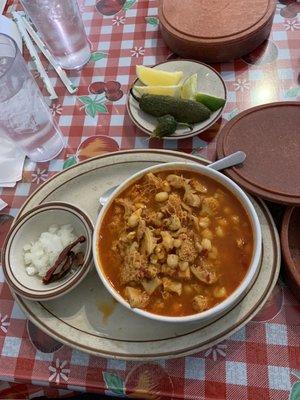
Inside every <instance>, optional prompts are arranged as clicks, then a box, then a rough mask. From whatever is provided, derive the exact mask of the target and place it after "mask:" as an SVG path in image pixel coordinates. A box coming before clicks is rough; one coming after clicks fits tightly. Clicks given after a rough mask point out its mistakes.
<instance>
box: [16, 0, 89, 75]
mask: <svg viewBox="0 0 300 400" xmlns="http://www.w3.org/2000/svg"><path fill="white" fill-rule="evenodd" d="M21 2H22V4H23V6H24V8H25V9H26V12H27V15H28V16H29V17H30V18H31V20H32V22H33V23H34V24H35V26H36V28H37V30H38V33H39V34H40V35H41V37H42V39H43V41H44V42H45V44H46V45H47V47H48V49H49V50H50V52H51V53H52V55H53V56H54V57H55V58H56V60H57V61H58V63H59V64H60V65H61V66H62V68H66V69H77V68H81V67H82V66H83V65H84V64H86V63H87V62H88V60H89V58H90V55H91V52H90V45H89V43H88V40H87V37H86V33H85V30H84V26H83V21H82V18H81V14H80V11H79V8H78V4H77V2H76V0H21Z"/></svg>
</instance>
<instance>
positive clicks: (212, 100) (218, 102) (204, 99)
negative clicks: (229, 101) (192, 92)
mask: <svg viewBox="0 0 300 400" xmlns="http://www.w3.org/2000/svg"><path fill="white" fill-rule="evenodd" d="M195 99H196V101H198V102H199V103H202V104H204V105H205V106H206V107H207V108H209V109H210V110H211V111H217V110H219V108H221V107H223V106H224V104H225V103H226V100H225V99H221V98H220V97H215V96H211V95H210V94H206V93H197V94H196V96H195Z"/></svg>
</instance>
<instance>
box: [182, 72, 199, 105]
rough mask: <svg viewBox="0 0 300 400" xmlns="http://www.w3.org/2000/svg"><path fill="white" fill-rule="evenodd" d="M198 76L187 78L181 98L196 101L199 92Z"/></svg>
mask: <svg viewBox="0 0 300 400" xmlns="http://www.w3.org/2000/svg"><path fill="white" fill-rule="evenodd" d="M197 85H198V76H197V74H193V75H191V76H189V77H188V78H186V80H185V81H184V82H183V85H182V87H181V98H182V99H187V100H194V98H195V94H196V92H197Z"/></svg>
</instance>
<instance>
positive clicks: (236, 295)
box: [93, 162, 262, 323]
mask: <svg viewBox="0 0 300 400" xmlns="http://www.w3.org/2000/svg"><path fill="white" fill-rule="evenodd" d="M162 171H168V172H170V173H172V171H176V172H180V171H182V172H183V171H188V172H194V173H196V174H197V175H199V177H200V178H201V177H202V176H206V177H208V178H210V179H212V180H213V181H215V182H217V183H219V184H220V185H221V186H223V187H225V188H226V189H227V190H229V192H231V194H232V195H233V196H234V197H235V198H236V199H237V200H238V201H239V203H240V204H241V205H242V206H243V208H244V210H245V211H246V213H247V215H248V217H249V221H250V224H251V228H252V234H253V251H252V258H251V262H250V265H249V268H248V270H247V272H246V275H245V277H244V279H243V280H242V282H241V283H240V284H239V286H237V288H236V289H235V290H234V291H233V293H231V294H230V295H229V296H228V297H227V298H226V299H224V300H223V301H221V302H220V303H218V304H217V305H215V306H213V307H212V308H210V309H208V310H206V311H203V312H199V313H196V314H191V315H186V316H179V317H177V316H176V317H173V316H164V315H158V314H154V313H151V312H149V311H145V310H142V309H139V308H132V307H131V306H130V305H129V303H128V302H127V301H126V300H125V298H123V297H122V296H121V294H119V292H118V291H117V290H116V289H115V287H114V286H113V284H112V283H111V281H110V280H109V278H108V277H107V276H106V274H105V271H104V268H103V265H102V261H101V257H100V254H99V253H100V247H101V245H99V240H101V237H102V236H101V235H102V234H101V228H102V226H103V223H104V220H105V216H106V214H107V212H108V211H109V210H110V207H111V205H112V204H113V202H114V200H115V199H116V198H117V197H118V196H119V195H120V194H122V193H123V192H124V190H126V189H127V188H128V187H130V186H131V185H133V184H134V183H135V182H137V181H138V180H140V179H141V178H142V177H143V176H145V175H146V174H148V173H149V172H152V173H157V172H162ZM261 252H262V234H261V226H260V222H259V219H258V216H257V214H256V211H255V209H254V206H253V205H252V203H251V201H250V200H249V198H248V196H247V195H246V194H245V192H244V191H243V190H242V189H241V188H240V187H239V186H238V185H237V184H236V183H235V182H233V181H232V180H231V179H229V178H227V177H226V176H225V175H223V174H222V173H220V172H218V171H215V170H213V169H212V168H209V167H205V166H203V165H200V164H196V163H185V162H173V163H166V164H159V165H155V166H152V167H149V168H146V169H144V170H141V171H139V172H137V173H136V174H134V175H132V176H131V177H129V178H128V179H126V180H125V181H124V182H123V183H122V184H121V185H120V186H118V188H117V189H116V190H115V191H114V192H113V194H112V195H111V197H110V198H109V199H108V200H107V202H106V203H105V204H104V206H103V207H102V209H101V211H100V213H99V215H98V218H97V221H96V224H95V229H94V236H93V257H94V263H95V266H96V271H97V273H98V275H99V277H100V279H101V280H102V282H103V284H104V286H105V287H106V289H107V290H108V291H109V293H110V294H111V295H112V296H113V297H114V298H115V299H116V300H117V301H118V302H119V303H120V304H122V305H123V306H124V307H126V308H127V309H129V310H131V311H133V312H134V313H136V314H138V315H141V316H144V317H146V318H150V319H153V320H157V321H162V322H171V323H191V322H197V323H205V322H207V321H212V320H215V319H217V318H218V317H220V316H221V315H224V314H225V313H226V312H228V311H229V310H230V309H232V308H233V307H234V306H235V305H236V304H237V303H238V302H239V301H240V300H241V299H242V298H243V297H244V296H245V295H246V294H247V292H248V290H249V289H250V287H251V286H252V284H253V282H254V280H255V278H256V276H257V274H258V271H259V266H260V260H261Z"/></svg>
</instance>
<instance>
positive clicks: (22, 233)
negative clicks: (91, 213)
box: [2, 202, 93, 301]
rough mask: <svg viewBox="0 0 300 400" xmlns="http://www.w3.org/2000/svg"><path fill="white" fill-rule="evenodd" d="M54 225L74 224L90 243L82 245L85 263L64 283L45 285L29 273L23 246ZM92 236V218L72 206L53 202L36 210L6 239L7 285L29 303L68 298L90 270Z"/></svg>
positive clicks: (5, 273)
mask: <svg viewBox="0 0 300 400" xmlns="http://www.w3.org/2000/svg"><path fill="white" fill-rule="evenodd" d="M52 224H58V225H66V224H71V225H72V226H73V227H74V232H75V234H76V236H81V235H84V236H85V238H86V241H85V242H84V243H82V244H80V250H81V251H82V252H84V263H83V265H82V266H81V267H79V268H76V270H72V269H71V271H70V272H69V273H68V274H67V275H66V276H65V277H63V278H62V279H61V280H58V281H56V282H52V283H49V284H48V285H44V284H43V283H42V279H41V278H40V277H38V276H36V275H35V276H29V275H28V274H27V272H26V269H25V264H24V259H23V247H24V245H25V244H27V243H30V242H31V241H36V240H37V239H38V238H39V236H40V234H41V233H42V232H46V231H48V228H49V226H50V225H52ZM92 235H93V224H92V222H91V221H90V219H89V217H88V216H87V215H85V214H84V213H83V212H82V211H81V210H80V209H79V208H77V207H75V206H73V205H71V204H67V203H63V202H53V203H46V204H41V205H39V206H37V207H34V208H33V209H32V210H30V211H28V212H27V213H26V214H24V215H23V216H22V217H21V218H19V219H18V220H17V221H16V223H15V224H14V225H13V226H12V228H11V230H10V232H9V233H8V236H7V238H6V240H5V244H4V248H3V255H2V265H3V270H4V276H5V278H6V281H7V283H8V284H9V286H10V287H11V288H12V289H13V290H14V291H15V292H16V293H18V294H19V295H21V296H23V297H25V298H26V299H29V300H38V301H43V300H51V299H54V298H57V297H59V296H62V295H64V294H65V293H67V292H69V291H70V290H72V289H73V288H74V287H75V286H77V285H78V284H79V282H81V281H82V280H83V279H84V277H85V276H86V274H87V273H88V271H89V268H90V265H91V262H92ZM76 249H79V247H76Z"/></svg>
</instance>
